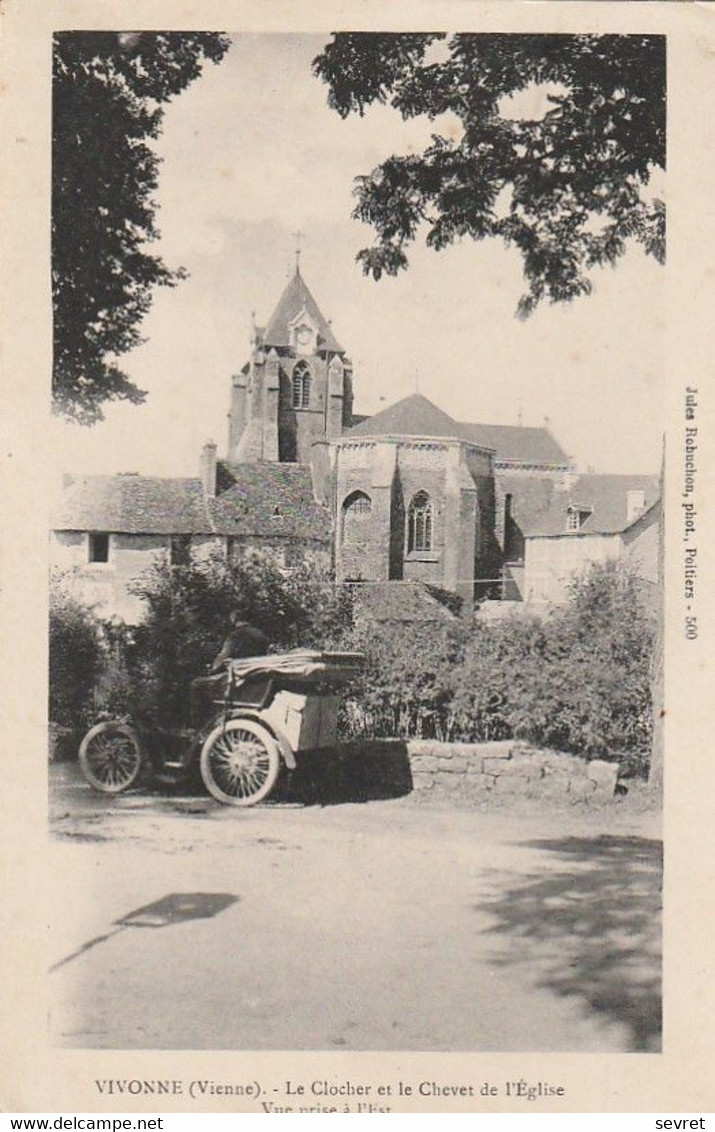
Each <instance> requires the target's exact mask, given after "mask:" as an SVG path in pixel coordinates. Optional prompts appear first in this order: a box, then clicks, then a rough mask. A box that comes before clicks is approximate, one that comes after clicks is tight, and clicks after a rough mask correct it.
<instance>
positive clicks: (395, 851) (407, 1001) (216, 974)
mask: <svg viewBox="0 0 715 1132" xmlns="http://www.w3.org/2000/svg"><path fill="white" fill-rule="evenodd" d="M52 778H53V783H52V791H53V793H52V801H53V805H52V813H53V826H52V828H53V840H52V850H51V851H52V853H53V855H54V858H55V861H54V875H56V876H57V877H61V878H62V882H61V893H58V900H57V911H56V913H55V914H54V915H53V923H52V925H51V928H52V942H51V951H52V955H51V961H52V963H53V968H54V969H53V971H52V973H51V975H50V982H51V988H52V994H51V999H52V1010H51V1029H52V1033H53V1038H54V1042H55V1044H57V1045H62V1046H71V1047H82V1048H92V1047H98V1048H99V1047H101V1048H114V1049H117V1048H118V1049H132V1048H135V1049H136V1048H145V1049H172V1048H173V1049H216V1050H219V1049H256V1050H260V1049H264V1050H270V1049H286V1050H301V1049H305V1050H307V1049H324V1050H329V1049H344V1050H375V1049H383V1050H398V1049H399V1050H451V1051H454V1050H475V1051H477V1050H480V1051H500V1052H506V1051H517V1050H521V1051H567V1050H568V1051H631V1050H633V1051H636V1050H657V1049H658V1048H659V1040H660V1039H659V1013H660V1002H659V989H660V959H659V940H660V926H659V925H660V921H659V908H660V889H659V886H660V843H659V841H658V838H657V836H656V835H654V828H655V827H654V823H653V822H652V820H649V819H647V818H646V817H643V816H640V817H639V816H638V815H635V816H632V817H629V816H628V815H627V814H625V813H618V812H604V813H600V814H591V815H588V814H583V813H580V812H577V811H576V810H571V811H564V812H561V813H544V812H536V811H531V812H526V813H523V814H521V815H519V816H515V815H512V814H509V813H504V812H496V813H483V812H473V811H469V810H455V809H453V808H447V807H440V806H439V805H430V804H425V803H424V802H423V801H421V802H420V801H417V800H416V799H415V798H414V797H405V798H396V799H387V800H375V801H367V802H363V803H361V804H355V803H351V804H343V805H340V804H334V805H329V806H316V805H312V806H305V805H296V804H277V805H265V806H262V807H257V808H255V809H250V810H234V809H232V808H229V807H222V806H220V805H218V804H217V803H214V802H213V801H212V800H210V799H207V798H205V797H197V798H175V799H166V798H162V797H160V796H156V795H150V794H135V795H127V796H125V797H122V798H119V799H116V800H113V801H112V800H107V799H105V798H103V797H101V796H98V795H95V794H93V793H92V792H91V791H90V790H89V788H88V787H86V786H85V785H84V784H83V783H82V782H81V781H80V779H79V777H78V775H77V772H76V768H75V767H71V766H60V767H55V768H53V769H52ZM60 908H61V910H60Z"/></svg>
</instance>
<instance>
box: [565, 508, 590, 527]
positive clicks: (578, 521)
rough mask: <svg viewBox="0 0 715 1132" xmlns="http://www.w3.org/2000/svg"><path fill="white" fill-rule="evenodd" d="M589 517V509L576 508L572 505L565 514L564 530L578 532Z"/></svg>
mask: <svg viewBox="0 0 715 1132" xmlns="http://www.w3.org/2000/svg"><path fill="white" fill-rule="evenodd" d="M590 515H591V508H590V507H577V506H575V505H573V504H572V505H571V506H570V507H569V509H568V511H567V512H566V530H567V531H580V530H581V527H582V526H583V524H584V523H585V522H586V520H587V519H588V518H589V516H590Z"/></svg>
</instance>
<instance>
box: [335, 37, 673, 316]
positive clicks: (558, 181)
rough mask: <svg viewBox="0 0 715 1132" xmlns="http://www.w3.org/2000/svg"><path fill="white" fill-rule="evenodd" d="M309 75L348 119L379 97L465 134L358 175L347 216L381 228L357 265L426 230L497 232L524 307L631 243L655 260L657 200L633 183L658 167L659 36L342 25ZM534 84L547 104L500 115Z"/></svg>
mask: <svg viewBox="0 0 715 1132" xmlns="http://www.w3.org/2000/svg"><path fill="white" fill-rule="evenodd" d="M437 40H445V43H444V47H443V49H442V51H441V54H440V56H439V61H433V60H431V58H430V56H431V54H434V51H433V50H432V45H433V44H435V41H437ZM313 70H314V72H315V74H316V75H317V76H318V77H319V78H321V79H322V80H323V81H324V82H326V83H327V84H328V87H329V94H328V102H329V105H330V106H332V107H333V108H334V109H335V110H337V111H338V113H339V114H340V115H341V116H342V117H344V118H345V117H347V115H348V114H350V113H352V112H357V113H358V114H361V115H362V114H363V113H364V112H365V109H366V107H367V106H369V105H370V104H372V103H375V102H377V103H387V102H388V101H389V103H390V105H391V106H393V107H394V108H395V109H396V110H397V111H399V113H400V114H401V115H402V117H403V118H404V119H408V118H414V117H417V116H418V115H425V116H426V117H427V118H428V119H430V120H431V121H432V120H435V119H438V118H439V116H440V115H442V114H445V113H447V112H451V114H453V115H456V116H457V118H459V119H460V121H461V125H462V128H463V133H462V136H461V137H457V138H455V137H453V136H445V134H446V131H445V134H439V133H433V134H432V136H431V141H430V143H429V145H428V146H427V147H426V148H425V149H424V151H423V152H421V153H409V154H405V155H402V156H400V155H393V156H390V157H388V158H386V160H385V161H383V162H382V164H381V165H379V166H378V167H377V168H376V169H374V170H373V171H372V172H371V173H368V174H366V175H363V176H360V177H358V178H357V180H356V188H355V196H356V200H357V203H356V206H355V209H354V213H353V215H354V216H355V217H356V218H357V219H359V220H362V221H364V222H365V223H368V224H371V225H372V226H373V227H374V229H375V232H376V235H377V239H376V242H375V244H374V245H373V246H372V247H369V248H364V249H363V250H362V251H361V252H360V253H359V254H358V261H359V262H360V263H361V264H362V267H363V270H364V272H365V274H371V275H372V276H373V277H374V278H375V279H379V278H380V276H381V275H382V273H383V272H385V273H386V274H388V275H396V274H397V272H398V271H399V270H400V269H402V268H404V267H406V266H407V262H408V260H407V255H406V253H405V248H406V246H407V245H408V244H409V243H410V242H411V241H412V240H414V238H415V236H416V235H417V232H418V230H419V229H420V228H421V227H422V226H425V227H426V239H427V243H428V245H429V246H431V247H433V248H435V249H440V248H444V247H446V246H447V245H449V244H451V243H453V242H454V241H455V240H457V239H460V238H462V237H465V236H468V237H471V238H472V239H475V240H482V239H484V238H486V237H490V236H491V237H499V238H501V239H502V240H503V241H504V242H505V244H506V245H507V246H514V247H516V248H518V249H519V251H520V252H521V255H522V257H523V263H524V274H525V278H526V282H527V291H526V293H525V294H524V295H523V296H522V298H521V300H520V301H519V306H518V313H519V315H520V316H522V317H525V316H527V315H528V314H530V313H531V312H532V311H533V309H534V308H535V307H536V305H537V304H538V303H539V302H540V301H541V300H542V299H548V300H550V301H551V302H564V301H568V300H570V299H572V298H574V297H575V296H577V295H581V294H588V293H589V291H590V289H591V283H590V280H589V271H590V270H591V269H592V268H594V267H597V266H599V265H601V264H606V263H610V264H615V263H616V261H617V260H618V259H619V257H620V256H621V255H623V252H624V251H625V248H626V244H627V241H628V240H629V239H631V240H635V241H637V242H638V243H640V244H641V245H642V246H643V247H644V248H645V250H646V252H647V253H648V254H650V255H653V256H655V258H656V259H657V260H658V261H659V262H662V261H663V259H664V255H665V207H664V205H663V203H662V201H660V200H657V199H655V200H649V199H648V195H647V193H645V192H644V189H645V188H646V186H647V185H648V182H649V180H650V177H651V174H652V172H653V170H654V169H656V168H658V167H659V168H663V169H664V168H665V106H666V97H665V86H666V80H665V39H664V37H662V36H647V35H491V34H490V35H467V34H458V35H452V36H450V37H449V38H447V37H446V36H445V35H443V34H441V33H440V34H424V35H422V34H420V35H403V34H368V33H340V34H336V35H334V36H333V37H332V40H331V42H330V43H329V44H328V45H327V46H326V47H325V49H324V51H323V52H322V54H320V55H319V56H318V57H317V58H316V59H315V60H314V62H313ZM534 84H539V85H542V86H543V85H546V88H547V91H548V99H547V101H548V109H547V111H546V113H545V114H544V115H543V116H542V117H540V118H533V119H532V118H529V117H526V116H522V117H518V116H514V111H512V114H511V116H510V111H509V97H510V96H512V95H516V94H518V93H519V92H522V91H525V90H527V88H529V87H531V86H533V85H534Z"/></svg>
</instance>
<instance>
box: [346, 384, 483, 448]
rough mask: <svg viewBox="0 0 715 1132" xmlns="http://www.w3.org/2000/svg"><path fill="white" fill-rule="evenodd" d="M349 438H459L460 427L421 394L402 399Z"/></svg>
mask: <svg viewBox="0 0 715 1132" xmlns="http://www.w3.org/2000/svg"><path fill="white" fill-rule="evenodd" d="M345 435H346V436H347V437H353V436H443V437H459V438H461V439H466V437H463V436H462V426H461V425H460V424H459V423H458V422H457V421H455V419H454V417H450V415H449V413H445V412H444V411H443V410H442V409H438V408H437V406H436V405H434V404H433V403H432V402H431V401H429V400H428V399H427V398H426V397H423V396H422V394H421V393H412V394H411V396H409V397H403V398H402V400H401V401H397V402H396V403H395V404H394V405H390V406H388V408H387V409H383V410H382V411H381V412H379V413H376V414H375V416H374V417H367V418H366V419H365V420H364V421H362V422H361V423H360V424H358V425H355V426H354V428H351V429H349V430H348V432H346V434H345Z"/></svg>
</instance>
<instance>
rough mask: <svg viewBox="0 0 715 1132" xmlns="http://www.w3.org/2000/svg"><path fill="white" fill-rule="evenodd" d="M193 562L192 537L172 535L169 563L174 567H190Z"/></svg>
mask: <svg viewBox="0 0 715 1132" xmlns="http://www.w3.org/2000/svg"><path fill="white" fill-rule="evenodd" d="M190 561H191V535H172V536H171V538H170V539H169V562H170V564H171V565H172V566H188V565H189V562H190Z"/></svg>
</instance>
